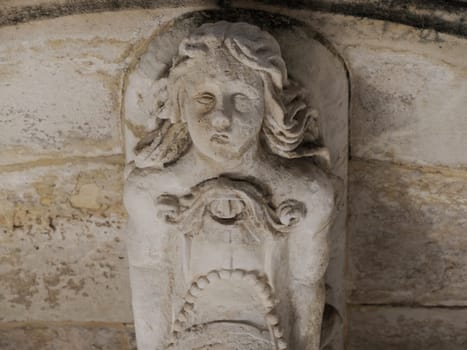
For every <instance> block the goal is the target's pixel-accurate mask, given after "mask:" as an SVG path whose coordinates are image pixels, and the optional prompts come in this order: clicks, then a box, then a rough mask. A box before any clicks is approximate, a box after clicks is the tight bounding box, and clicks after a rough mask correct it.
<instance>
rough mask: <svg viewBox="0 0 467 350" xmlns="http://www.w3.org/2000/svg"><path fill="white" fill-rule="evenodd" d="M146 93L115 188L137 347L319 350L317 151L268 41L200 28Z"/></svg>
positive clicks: (321, 191) (314, 123)
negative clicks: (120, 196) (140, 126)
mask: <svg viewBox="0 0 467 350" xmlns="http://www.w3.org/2000/svg"><path fill="white" fill-rule="evenodd" d="M154 86H156V87H157V93H154V92H152V93H148V94H147V95H146V97H145V98H148V96H150V97H151V96H152V97H151V98H152V99H153V101H152V102H153V104H152V105H153V110H152V112H151V115H152V118H153V121H152V122H151V123H150V124H151V125H152V130H148V132H147V133H146V134H145V135H143V136H141V138H140V140H139V142H138V144H137V145H136V147H135V148H134V151H133V152H134V154H133V156H132V157H131V158H130V160H131V162H130V163H129V165H128V169H129V170H128V173H129V175H128V177H127V183H126V191H125V203H126V206H127V209H128V212H129V217H130V219H129V220H130V225H129V228H130V232H129V241H130V244H129V246H130V248H129V249H130V265H131V266H132V270H131V271H132V272H131V273H132V288H133V291H134V300H133V304H134V312H135V321H136V331H137V339H138V348H139V349H140V350H149V349H151V350H154V349H157V350H159V349H160V350H162V349H167V348H168V349H173V350H175V349H178V350H182V349H183V350H187V349H243V350H252V349H258V350H260V349H261V350H263V349H264V350H266V349H268V350H271V349H275V350H277V349H281V350H284V349H296V350H317V345H316V344H318V342H319V331H320V330H319V322H318V324H317V322H316V315H319V314H320V313H321V312H322V309H323V306H324V299H323V295H322V292H323V288H322V287H323V284H322V278H323V272H322V266H325V265H326V261H327V254H326V247H325V246H323V244H325V243H324V242H325V239H324V240H323V239H322V236H323V235H324V236H325V235H326V230H327V226H326V225H328V224H329V219H330V216H331V212H332V210H333V193H332V187H331V186H330V183H329V181H328V180H327V178H326V176H325V174H324V173H323V172H322V171H321V170H320V169H318V168H317V167H316V166H315V165H313V162H312V159H311V157H319V158H321V159H322V160H323V159H324V160H325V162H326V161H328V160H329V157H328V156H329V155H328V152H327V150H326V148H325V147H324V146H323V145H322V139H321V135H320V129H319V125H318V118H317V112H316V110H314V109H313V108H311V107H310V106H309V103H308V101H307V100H306V95H307V94H306V91H304V90H303V89H301V88H300V86H299V85H298V84H297V83H295V82H293V81H292V79H290V77H288V75H287V69H286V64H285V62H284V60H283V58H282V56H281V51H280V47H279V44H278V43H277V41H276V40H275V39H274V38H273V37H272V36H271V35H270V34H269V33H267V32H265V31H262V30H261V29H259V28H258V27H256V26H253V25H250V24H246V23H230V22H217V23H211V24H204V25H202V26H201V27H199V28H197V29H195V30H194V31H193V32H191V33H190V34H189V35H188V36H186V37H185V38H183V40H181V43H180V45H179V48H178V51H177V53H176V55H175V57H174V58H173V64H172V66H171V67H170V68H168V69H166V70H165V75H164V76H161V77H159V79H158V80H157V81H156V82H155V83H154ZM143 99H144V98H143ZM304 251H305V252H307V253H306V254H303V256H300V258H299V259H298V258H297V256H291V255H293V254H301V252H304ZM304 296H309V297H304ZM310 324H313V325H314V326H313V327H310ZM310 339H312V340H311V341H309V340H310Z"/></svg>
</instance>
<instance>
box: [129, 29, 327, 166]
mask: <svg viewBox="0 0 467 350" xmlns="http://www.w3.org/2000/svg"><path fill="white" fill-rule="evenodd" d="M159 96H164V98H163V99H162V101H161V102H159V107H160V108H159V110H158V111H157V117H158V118H160V119H165V120H167V119H168V120H170V122H171V123H172V124H171V126H170V127H167V126H166V129H167V130H166V131H164V133H165V135H166V136H168V137H166V136H161V140H160V142H158V144H157V147H158V148H161V147H162V148H163V147H168V149H167V150H166V151H161V150H160V149H159V150H158V151H157V152H156V153H157V157H159V159H156V158H157V157H154V155H153V156H151V158H152V161H153V162H156V163H157V162H159V163H162V164H167V163H170V162H173V161H176V159H178V158H179V157H180V156H181V154H182V153H183V152H184V151H185V150H186V149H187V148H188V146H189V144H190V140H191V141H192V142H193V144H194V146H195V147H196V148H197V149H198V150H199V151H200V152H201V153H203V154H204V155H206V156H208V157H209V158H212V159H214V160H221V159H222V160H225V159H227V160H228V159H234V158H240V157H241V156H242V155H243V154H244V153H245V152H246V151H247V150H248V149H250V147H252V146H253V145H255V144H258V143H259V140H260V139H262V140H263V141H264V143H265V144H266V145H267V147H268V148H269V150H270V151H271V152H272V153H275V154H278V155H280V156H282V157H285V158H295V157H299V156H304V155H306V154H304V152H303V151H300V150H299V148H300V146H301V145H302V144H303V143H304V141H310V142H312V143H313V142H314V141H316V140H317V139H318V127H317V116H316V114H315V112H314V111H313V110H312V109H311V108H309V107H308V105H307V104H306V103H305V102H304V98H303V96H302V91H301V90H300V89H298V88H297V86H296V85H295V84H292V83H291V82H289V81H288V78H287V70H286V66H285V62H284V60H283V59H282V56H281V51H280V47H279V44H278V43H277V41H276V40H275V39H274V38H273V37H272V36H271V35H270V34H269V33H267V32H265V31H262V30H261V29H260V28H258V27H256V26H253V25H250V24H246V23H229V22H225V21H222V22H217V23H209V24H204V25H202V26H201V27H199V28H198V29H196V30H195V31H194V32H193V33H192V34H191V35H189V36H188V37H187V38H185V39H184V40H183V41H182V43H181V44H180V46H179V50H178V55H177V57H176V58H175V59H174V61H173V65H172V67H171V69H170V71H169V73H168V76H167V79H166V90H165V91H164V93H162V94H159ZM170 129H172V131H173V132H170ZM174 130H176V131H177V132H174ZM170 135H178V137H179V140H170ZM180 140H184V141H183V142H184V143H185V144H184V145H181V144H180ZM167 142H168V143H167ZM147 144H148V140H143V147H141V145H139V146H137V147H140V148H141V149H142V148H144V147H145V146H146V145H147ZM174 144H177V146H176V147H175V150H174ZM305 153H306V152H305ZM161 155H164V156H163V157H161ZM164 157H165V159H164ZM146 158H147V157H146Z"/></svg>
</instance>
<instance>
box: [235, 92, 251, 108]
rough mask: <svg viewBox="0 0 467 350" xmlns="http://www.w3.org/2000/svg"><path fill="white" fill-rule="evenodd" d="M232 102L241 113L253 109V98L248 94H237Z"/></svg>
mask: <svg viewBox="0 0 467 350" xmlns="http://www.w3.org/2000/svg"><path fill="white" fill-rule="evenodd" d="M232 102H233V104H234V106H235V109H236V110H237V111H239V112H240V113H245V112H248V111H249V110H250V109H251V100H250V99H249V98H248V96H246V95H243V94H235V95H234V96H233V101H232Z"/></svg>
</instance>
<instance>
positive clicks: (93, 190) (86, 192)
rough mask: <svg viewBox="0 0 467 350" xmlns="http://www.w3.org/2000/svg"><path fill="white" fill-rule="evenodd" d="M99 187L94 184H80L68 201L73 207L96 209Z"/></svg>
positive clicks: (97, 207)
mask: <svg viewBox="0 0 467 350" xmlns="http://www.w3.org/2000/svg"><path fill="white" fill-rule="evenodd" d="M99 193H100V190H99V187H97V185H96V184H94V183H91V184H84V185H82V186H81V187H80V188H79V190H78V193H77V194H75V195H74V196H71V197H70V203H71V205H72V206H73V207H74V208H79V209H90V210H98V209H99V208H100V203H99Z"/></svg>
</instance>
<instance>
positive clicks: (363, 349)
mask: <svg viewBox="0 0 467 350" xmlns="http://www.w3.org/2000/svg"><path fill="white" fill-rule="evenodd" d="M347 344H348V350H374V349H378V350H401V349H403V350H420V349H423V350H464V349H466V348H467V309H445V308H404V307H379V306H378V307H351V308H350V310H349V330H348V342H347Z"/></svg>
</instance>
